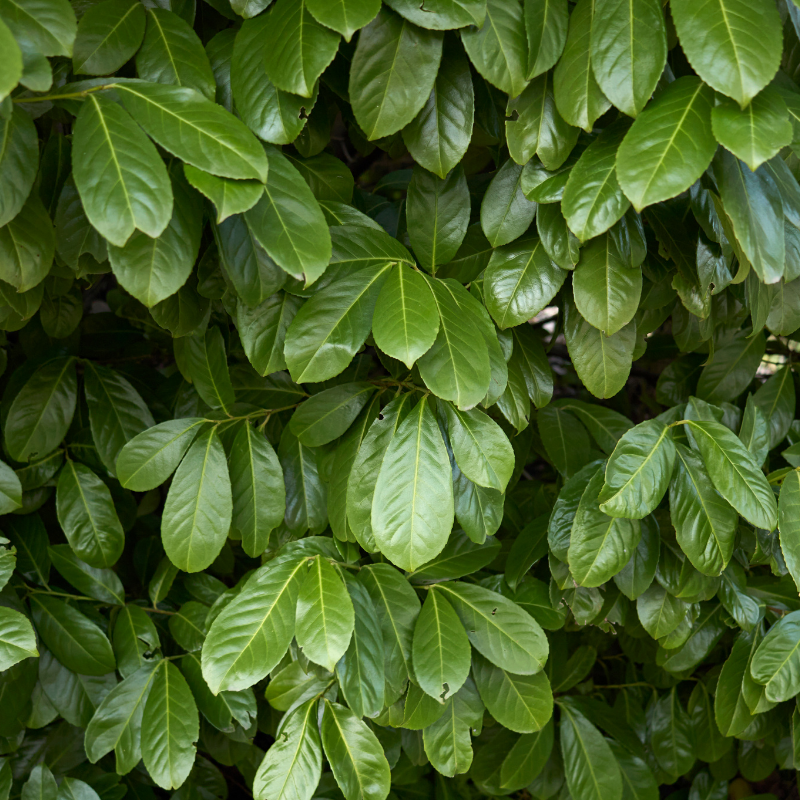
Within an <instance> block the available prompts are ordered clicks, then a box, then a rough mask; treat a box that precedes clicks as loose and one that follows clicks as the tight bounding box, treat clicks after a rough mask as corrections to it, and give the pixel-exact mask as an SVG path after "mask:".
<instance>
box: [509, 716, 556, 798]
mask: <svg viewBox="0 0 800 800" xmlns="http://www.w3.org/2000/svg"><path fill="white" fill-rule="evenodd" d="M553 727H554V726H553V723H552V721H551V722H548V723H547V725H545V726H544V728H542V730H540V731H537V732H536V733H526V734H523V735H522V736H520V737H519V738H518V739H517V741H516V742H515V743H514V745H513V747H512V748H511V750H509V751H508V755H507V756H506V757H505V758H504V759H503V763H502V765H501V767H500V786H501V788H503V789H508V790H510V791H515V790H516V787H519V788H524V787H525V786H528V785H529V784H530V783H532V782H533V781H534V780H535V779H536V778H537V777H538V776H539V775H540V774H541V773H542V770H543V769H544V768H545V765H546V764H547V762H548V760H549V758H550V753H551V752H552V750H553Z"/></svg>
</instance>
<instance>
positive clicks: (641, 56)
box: [592, 0, 667, 117]
mask: <svg viewBox="0 0 800 800" xmlns="http://www.w3.org/2000/svg"><path fill="white" fill-rule="evenodd" d="M666 61H667V30H666V24H665V22H664V13H663V11H662V9H661V3H660V2H659V0H632V2H625V1H624V0H598V3H597V6H596V8H595V17H594V20H593V21H592V73H593V74H594V77H595V79H596V80H597V83H598V84H599V85H600V88H601V89H602V90H603V92H604V94H605V95H606V97H608V99H609V100H610V101H611V102H612V103H613V104H614V105H615V106H616V107H617V108H618V109H619V110H620V111H622V112H623V113H624V114H627V115H628V116H629V117H635V116H637V114H639V112H640V111H641V110H642V109H643V108H644V107H645V105H646V104H647V102H648V101H649V100H650V96H651V95H652V94H653V90H654V89H655V88H656V84H657V83H658V79H659V78H660V77H661V73H662V72H663V71H664V65H665V64H666Z"/></svg>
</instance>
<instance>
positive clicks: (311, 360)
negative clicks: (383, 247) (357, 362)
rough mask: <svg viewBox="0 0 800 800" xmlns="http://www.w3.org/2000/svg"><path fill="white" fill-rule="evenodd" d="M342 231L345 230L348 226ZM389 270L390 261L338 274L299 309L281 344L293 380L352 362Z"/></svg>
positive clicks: (314, 378)
mask: <svg viewBox="0 0 800 800" xmlns="http://www.w3.org/2000/svg"><path fill="white" fill-rule="evenodd" d="M340 229H341V230H344V231H345V233H348V232H349V227H348V226H341V227H340ZM334 230H339V229H334ZM358 230H359V231H360V232H361V231H367V235H369V233H370V232H369V231H368V229H358ZM371 233H372V234H373V235H374V234H375V233H376V231H372V232H371ZM388 271H389V264H388V263H383V264H367V265H366V266H361V267H360V268H356V269H353V270H352V271H349V272H348V273H346V274H341V273H340V274H339V275H340V276H339V277H337V279H336V280H334V281H333V283H331V284H330V285H329V286H327V287H326V290H325V292H323V293H319V294H316V295H314V296H313V297H312V298H311V299H310V300H309V301H308V302H306V303H305V304H304V305H303V307H302V308H301V309H300V310H299V311H298V312H297V315H296V316H295V318H294V319H293V320H292V323H291V324H290V325H289V328H288V330H287V331H286V345H285V347H284V354H285V356H286V363H287V365H288V367H289V372H290V373H291V375H292V378H293V379H294V380H295V381H297V383H305V382H318V381H324V380H327V379H328V378H332V377H334V376H335V375H338V374H339V373H340V372H341V371H342V370H343V369H344V368H345V367H346V366H347V365H348V364H349V363H350V360H351V359H352V358H353V356H354V355H355V354H356V351H357V350H358V349H359V348H360V347H361V345H362V344H364V341H365V340H366V338H367V336H368V335H369V330H370V327H371V325H372V314H373V311H374V309H375V303H376V302H377V300H378V295H379V293H380V289H381V286H382V285H383V281H384V280H385V279H386V277H387V273H388Z"/></svg>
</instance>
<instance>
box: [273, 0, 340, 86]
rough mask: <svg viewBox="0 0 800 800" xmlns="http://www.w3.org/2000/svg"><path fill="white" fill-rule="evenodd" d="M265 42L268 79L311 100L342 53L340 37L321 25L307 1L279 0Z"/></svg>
mask: <svg viewBox="0 0 800 800" xmlns="http://www.w3.org/2000/svg"><path fill="white" fill-rule="evenodd" d="M269 16H270V25H269V26H268V27H267V29H266V36H265V39H264V65H265V67H266V70H267V77H268V78H269V79H270V81H272V83H273V85H274V86H276V87H277V88H278V89H281V90H283V91H284V92H290V93H292V94H299V95H301V96H302V97H311V96H312V94H314V90H315V84H316V82H317V79H318V78H319V76H320V75H321V74H322V73H323V72H324V70H325V68H326V67H327V66H328V64H330V63H331V61H333V58H334V56H335V55H336V51H337V50H338V49H339V37H338V36H337V34H336V33H334V31H332V30H331V29H330V28H326V27H324V25H320V24H319V22H317V20H316V19H315V18H314V15H313V14H311V12H310V9H308V8H306V2H305V0H277V2H276V3H275V4H274V5H273V6H272V8H271V9H270V12H269Z"/></svg>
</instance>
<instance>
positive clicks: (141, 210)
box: [73, 94, 172, 247]
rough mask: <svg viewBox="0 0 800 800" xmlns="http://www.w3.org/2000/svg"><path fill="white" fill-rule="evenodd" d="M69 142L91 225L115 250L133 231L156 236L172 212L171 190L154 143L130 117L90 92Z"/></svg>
mask: <svg viewBox="0 0 800 800" xmlns="http://www.w3.org/2000/svg"><path fill="white" fill-rule="evenodd" d="M134 113H135V114H137V117H138V113H137V112H136V111H134ZM73 140H74V157H73V175H74V177H75V185H76V186H77V187H78V193H79V194H80V198H81V202H82V203H83V210H84V212H85V213H86V216H87V217H88V219H89V222H91V223H92V225H93V226H94V227H95V228H96V229H97V230H98V231H99V232H100V233H101V234H102V235H103V236H104V237H105V238H106V239H108V241H109V242H111V243H112V244H114V245H117V246H118V247H122V246H123V245H124V244H125V242H127V241H128V239H129V238H130V236H131V234H132V233H133V232H134V230H137V229H138V230H140V231H142V232H143V233H145V234H147V236H149V237H151V238H155V237H157V236H160V235H161V234H162V233H163V231H164V229H165V228H166V227H167V225H168V224H169V221H170V216H171V214H172V186H171V185H170V180H169V176H168V175H167V169H166V167H165V166H164V162H163V161H162V160H161V158H160V156H159V155H158V151H157V150H156V148H155V145H153V143H152V142H151V141H150V140H149V139H148V138H147V136H145V135H144V133H142V131H141V129H140V128H139V126H138V125H136V124H135V123H134V121H133V120H132V119H131V117H130V115H129V114H127V113H126V112H125V111H124V109H122V108H121V107H120V106H118V105H117V104H116V103H112V102H111V101H110V100H107V99H106V98H105V97H103V96H102V95H98V94H91V95H89V96H88V97H87V98H86V100H85V101H84V102H83V104H82V105H81V110H80V112H79V113H78V118H77V120H76V121H75V129H74V134H73Z"/></svg>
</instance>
